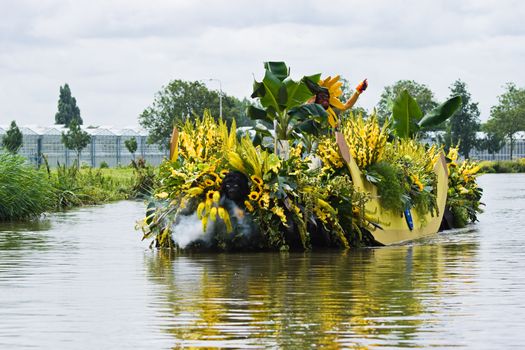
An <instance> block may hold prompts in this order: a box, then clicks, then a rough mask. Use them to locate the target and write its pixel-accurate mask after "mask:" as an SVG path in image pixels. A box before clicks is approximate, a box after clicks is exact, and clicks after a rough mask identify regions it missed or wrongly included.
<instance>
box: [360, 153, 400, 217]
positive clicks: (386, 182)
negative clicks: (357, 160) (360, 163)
mask: <svg viewBox="0 0 525 350" xmlns="http://www.w3.org/2000/svg"><path fill="white" fill-rule="evenodd" d="M366 174H367V178H368V179H369V180H371V181H372V182H373V183H374V184H375V185H376V186H377V192H378V193H379V195H380V197H379V202H380V203H381V205H382V206H383V207H384V208H385V209H387V210H391V211H393V212H396V213H402V212H403V210H405V207H406V204H405V202H406V196H405V193H406V189H405V188H404V187H405V186H403V184H404V183H405V182H406V181H405V179H404V176H403V173H402V172H401V171H400V169H399V168H398V167H396V166H395V165H393V164H390V163H389V162H386V161H382V162H377V163H375V164H372V165H370V166H369V167H368V169H367V172H366Z"/></svg>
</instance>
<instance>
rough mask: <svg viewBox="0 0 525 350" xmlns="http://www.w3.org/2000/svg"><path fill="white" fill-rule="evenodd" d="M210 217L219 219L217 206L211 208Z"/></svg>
mask: <svg viewBox="0 0 525 350" xmlns="http://www.w3.org/2000/svg"><path fill="white" fill-rule="evenodd" d="M219 216H220V215H219ZM210 219H211V221H215V220H217V208H216V207H213V208H211V210H210Z"/></svg>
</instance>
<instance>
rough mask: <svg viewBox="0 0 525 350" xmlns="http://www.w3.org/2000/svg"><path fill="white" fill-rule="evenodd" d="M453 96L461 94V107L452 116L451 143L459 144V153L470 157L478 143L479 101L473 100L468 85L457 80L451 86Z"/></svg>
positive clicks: (450, 121) (450, 122)
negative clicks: (471, 151)
mask: <svg viewBox="0 0 525 350" xmlns="http://www.w3.org/2000/svg"><path fill="white" fill-rule="evenodd" d="M450 94H451V97H453V96H461V102H462V103H461V108H460V109H459V110H458V111H457V112H456V113H454V115H453V116H452V117H451V118H450V120H449V124H450V136H451V140H450V142H451V144H456V145H459V153H460V154H461V155H462V156H463V157H464V158H468V157H469V154H470V150H471V149H472V148H474V147H476V145H477V140H476V132H477V131H478V130H479V128H480V122H479V114H480V112H479V108H478V103H477V102H472V100H471V95H470V92H468V90H467V85H466V84H465V82H463V81H461V80H456V81H455V82H454V83H453V84H452V86H451V87H450Z"/></svg>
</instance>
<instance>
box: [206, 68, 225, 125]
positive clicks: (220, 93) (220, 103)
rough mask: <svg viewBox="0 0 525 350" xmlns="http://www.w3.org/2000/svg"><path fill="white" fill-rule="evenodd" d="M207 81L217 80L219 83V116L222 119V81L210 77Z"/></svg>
mask: <svg viewBox="0 0 525 350" xmlns="http://www.w3.org/2000/svg"><path fill="white" fill-rule="evenodd" d="M208 80H209V81H217V82H218V83H219V117H220V118H221V119H222V82H221V80H220V79H214V78H210V79H208Z"/></svg>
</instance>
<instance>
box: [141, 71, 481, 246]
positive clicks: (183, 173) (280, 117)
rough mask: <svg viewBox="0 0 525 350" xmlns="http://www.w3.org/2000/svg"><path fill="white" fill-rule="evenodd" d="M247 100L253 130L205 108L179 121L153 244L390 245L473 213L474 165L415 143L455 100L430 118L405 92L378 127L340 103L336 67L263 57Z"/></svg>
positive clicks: (152, 217)
mask: <svg viewBox="0 0 525 350" xmlns="http://www.w3.org/2000/svg"><path fill="white" fill-rule="evenodd" d="M264 68H265V73H264V77H263V79H262V80H261V81H260V82H258V81H255V82H254V87H253V93H252V97H253V98H255V99H257V101H258V103H257V104H256V105H257V106H255V105H254V106H250V107H249V108H248V115H249V116H250V117H251V118H252V119H254V120H256V121H257V122H256V124H255V126H254V127H253V128H250V129H246V128H239V129H238V128H237V127H236V125H235V122H233V123H232V125H227V124H226V123H225V122H224V121H222V120H215V119H214V118H213V117H212V116H211V115H209V114H208V113H205V115H203V116H202V117H198V118H195V119H194V120H187V121H186V122H185V123H184V124H183V125H177V126H175V127H174V130H173V134H172V139H171V149H170V159H167V160H165V161H164V162H163V163H162V164H161V166H160V170H159V184H158V186H157V188H156V189H155V194H154V198H152V200H151V201H149V203H148V206H147V210H146V217H145V218H144V219H143V220H141V221H140V222H139V226H140V228H141V229H142V231H143V233H144V237H143V238H144V239H152V244H154V245H155V246H157V247H169V248H175V249H186V250H203V249H204V250H237V249H273V250H288V249H312V248H315V247H343V248H349V247H359V246H374V245H385V244H392V243H398V242H403V241H407V240H412V239H416V238H419V237H423V236H427V235H430V234H435V233H437V232H438V230H439V229H440V228H442V229H444V228H452V227H462V226H464V225H466V224H467V223H469V222H473V221H475V220H476V214H477V213H478V212H480V202H479V201H480V198H481V189H480V188H479V187H478V186H477V184H476V181H475V178H476V174H477V171H478V170H479V167H478V166H477V165H476V164H475V163H472V162H470V161H465V162H463V163H458V156H457V148H450V150H449V151H448V153H447V154H446V155H445V153H444V150H443V148H442V147H438V146H436V145H433V146H428V145H424V144H422V143H420V142H419V141H418V137H419V134H420V133H421V132H423V131H424V130H425V128H428V127H430V126H433V125H437V124H439V123H441V122H443V121H445V120H446V119H447V118H448V117H450V116H451V115H452V114H453V113H454V112H455V110H456V109H457V108H458V107H459V106H460V105H461V99H460V98H459V97H455V98H452V99H450V100H448V101H446V102H444V103H443V104H441V105H439V106H438V107H436V108H435V109H434V110H432V111H431V112H430V113H428V114H427V115H422V112H421V110H420V108H419V106H418V105H417V102H416V101H415V100H414V99H413V98H412V97H411V96H410V95H409V94H408V93H407V92H406V91H405V92H403V93H402V94H401V95H400V96H399V97H398V98H397V99H396V101H394V103H393V109H392V116H391V118H390V119H389V120H386V121H384V122H383V123H382V125H381V124H380V122H379V121H378V120H377V117H376V115H375V112H372V114H371V115H370V116H368V117H367V118H364V117H363V116H362V115H355V114H353V113H352V112H351V108H352V107H353V106H354V104H355V102H356V101H357V99H358V98H359V95H360V94H361V93H363V92H364V91H365V90H366V88H367V81H366V79H365V80H364V81H362V82H361V83H359V84H358V85H357V87H356V89H355V91H354V93H353V94H352V95H351V97H350V98H349V99H348V100H347V101H346V102H343V101H340V99H339V98H340V96H341V95H342V90H341V87H342V82H341V81H340V79H339V76H335V77H326V78H321V74H317V75H312V76H305V77H303V78H301V79H300V80H293V79H292V78H291V77H290V70H289V68H288V67H287V66H286V64H285V63H284V62H267V63H265V65H264Z"/></svg>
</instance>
